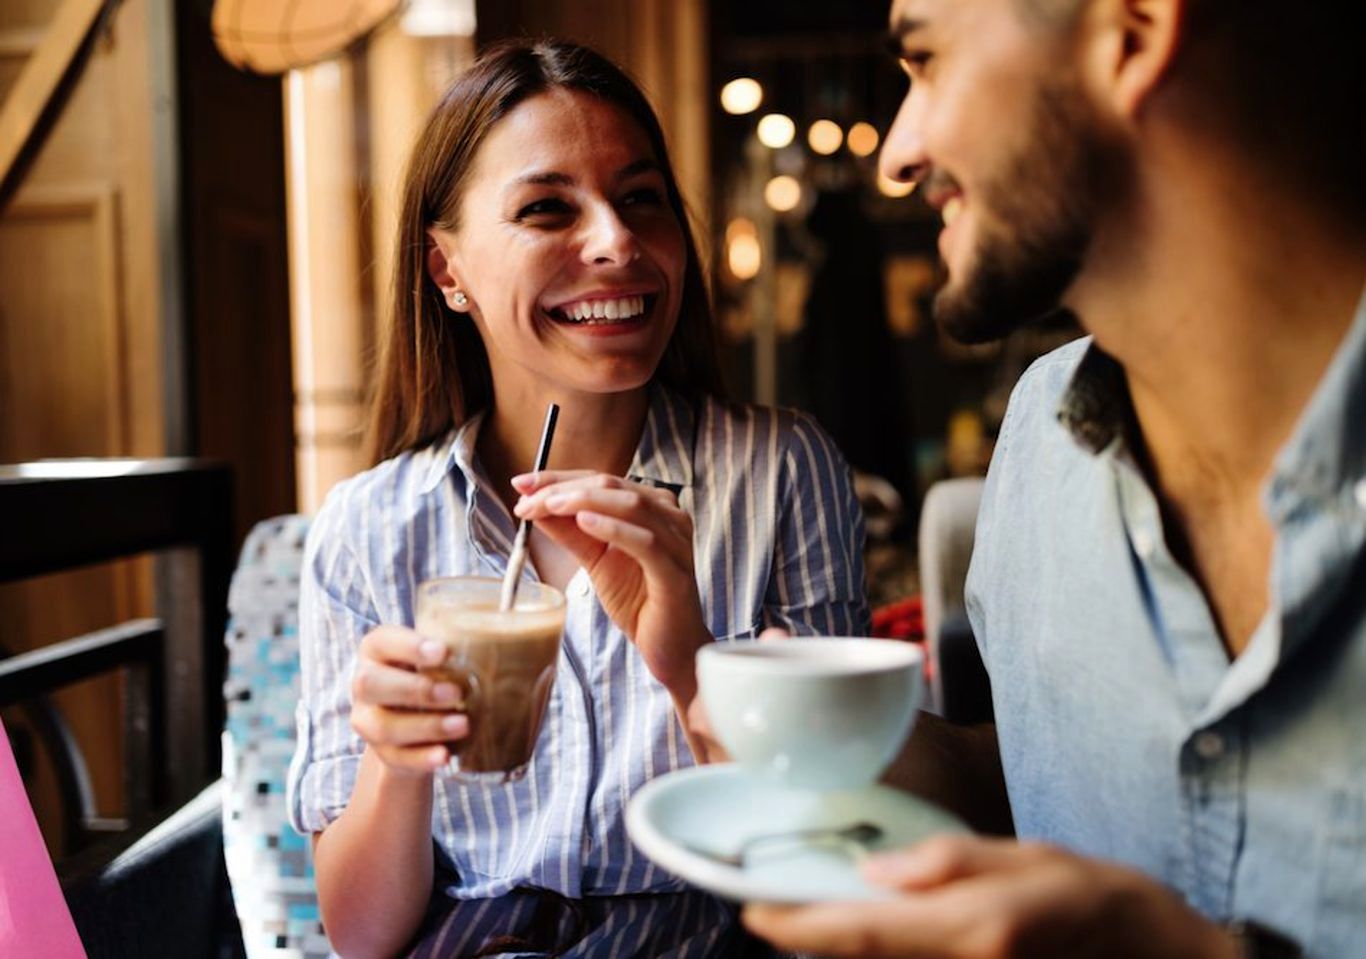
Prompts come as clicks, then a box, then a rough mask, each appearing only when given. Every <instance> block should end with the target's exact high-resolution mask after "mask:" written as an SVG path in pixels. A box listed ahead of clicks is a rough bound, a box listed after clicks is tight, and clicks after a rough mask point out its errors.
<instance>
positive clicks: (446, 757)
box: [427, 746, 451, 769]
mask: <svg viewBox="0 0 1366 959" xmlns="http://www.w3.org/2000/svg"><path fill="white" fill-rule="evenodd" d="M450 758H451V757H450V753H448V752H446V747H445V746H437V747H436V748H435V749H433V750H432V751H431V752H430V753H428V754H427V762H429V763H431V766H432V768H433V769H440V768H441V767H442V766H444V765H446V763H447V762H449V761H450Z"/></svg>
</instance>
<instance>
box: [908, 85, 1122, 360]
mask: <svg viewBox="0 0 1366 959" xmlns="http://www.w3.org/2000/svg"><path fill="white" fill-rule="evenodd" d="M1033 117H1034V122H1033V125H1032V129H1031V130H1030V131H1029V133H1028V136H1027V138H1026V140H1025V142H1026V144H1027V146H1026V147H1025V148H1024V149H1023V150H1021V151H1019V152H1018V153H1016V154H1015V155H1014V156H1013V157H1010V158H1009V160H1008V161H1007V163H1006V164H1005V172H1004V173H1003V174H1001V175H998V176H995V177H992V178H991V179H989V180H988V181H987V182H986V183H985V184H984V185H983V187H982V191H981V195H980V198H979V199H978V200H977V203H978V204H979V205H980V212H979V214H978V236H977V242H976V245H975V248H974V249H973V250H972V251H971V254H972V255H971V257H970V262H969V265H968V267H967V269H966V270H965V273H964V275H963V276H961V277H952V276H951V277H950V278H949V281H948V282H947V283H946V284H945V285H944V287H943V288H942V289H941V290H940V291H939V293H938V295H937V296H936V297H935V301H934V315H935V318H936V319H937V320H938V321H939V324H940V325H941V326H942V327H943V329H944V330H945V331H946V332H947V333H948V334H949V335H950V336H952V337H953V338H954V339H956V340H959V341H960V342H963V343H986V342H989V341H991V340H998V339H1000V338H1002V337H1004V336H1006V335H1007V334H1009V333H1011V332H1013V331H1014V330H1016V329H1018V328H1019V327H1021V326H1023V325H1024V324H1026V323H1029V322H1031V321H1033V320H1036V319H1039V318H1041V317H1044V316H1047V315H1048V314H1050V313H1053V312H1054V311H1056V310H1057V309H1058V308H1059V307H1060V306H1061V305H1062V298H1063V295H1064V294H1065V293H1066V292H1067V289H1068V287H1070V286H1071V285H1072V281H1073V280H1074V279H1075V278H1076V276H1077V273H1078V272H1079V271H1080V270H1081V266H1082V262H1083V260H1084V258H1085V256H1086V251H1087V249H1088V247H1089V246H1090V244H1091V239H1092V235H1093V233H1094V229H1095V218H1096V211H1097V209H1098V207H1099V205H1100V204H1101V203H1103V202H1110V201H1112V200H1113V199H1114V198H1113V197H1108V196H1107V193H1108V191H1110V190H1112V189H1116V188H1118V187H1119V186H1120V178H1119V176H1118V172H1119V171H1120V170H1121V169H1122V162H1121V161H1120V159H1119V158H1118V156H1117V154H1116V151H1114V150H1113V149H1112V148H1110V147H1109V146H1108V145H1107V144H1106V143H1105V142H1104V140H1103V138H1102V135H1101V134H1100V133H1099V132H1098V129H1097V126H1096V123H1095V122H1094V120H1093V119H1092V117H1091V115H1090V113H1089V112H1088V110H1087V108H1086V103H1085V101H1084V100H1083V99H1082V98H1081V95H1080V94H1079V93H1077V92H1076V91H1075V89H1074V88H1071V87H1068V86H1065V85H1062V84H1054V85H1051V86H1046V87H1044V88H1042V89H1041V90H1040V91H1039V93H1038V95H1037V96H1036V98H1035V102H1034V110H1033Z"/></svg>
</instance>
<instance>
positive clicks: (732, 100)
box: [721, 77, 764, 116]
mask: <svg viewBox="0 0 1366 959" xmlns="http://www.w3.org/2000/svg"><path fill="white" fill-rule="evenodd" d="M763 102H764V88H763V87H761V86H759V81H758V80H755V79H754V78H752V77H737V78H736V79H734V80H732V81H730V83H727V84H726V85H725V86H724V87H722V88H721V109H723V110H725V111H726V112H727V113H734V114H736V115H737V116H738V115H739V114H742V113H753V112H754V111H755V110H757V109H759V104H761V103H763Z"/></svg>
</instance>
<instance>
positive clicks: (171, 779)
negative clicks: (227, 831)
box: [0, 459, 241, 957]
mask: <svg viewBox="0 0 1366 959" xmlns="http://www.w3.org/2000/svg"><path fill="white" fill-rule="evenodd" d="M0 529H3V530H4V534H3V536H0V582H10V581H15V580H22V579H27V578H30V577H35V576H41V575H44V574H47V573H52V572H57V571H61V570H69V569H74V568H78V567H82V566H86V565H89V564H92V563H98V562H105V561H108V560H113V559H119V558H123V557H130V556H137V555H142V554H147V553H155V554H157V556H158V564H157V567H158V568H157V577H156V578H157V607H158V609H157V612H158V616H157V617H156V618H151V619H140V620H135V621H131V622H127V623H121V624H115V625H111V626H110V627H108V628H106V629H102V630H99V631H97V632H95V633H91V634H87V635H84V636H79V637H75V638H72V639H68V640H65V641H62V642H58V643H54V644H52V645H49V646H45V647H42V648H40V649H37V650H34V651H32V652H26V653H22V654H19V655H12V656H8V657H5V658H0V707H5V706H16V707H18V708H20V709H22V710H23V712H24V714H25V716H26V718H27V719H28V720H29V726H30V727H31V728H32V729H33V730H34V731H35V732H36V734H37V736H38V738H39V740H40V741H41V745H42V746H43V748H45V749H46V750H47V752H48V755H49V757H50V759H51V760H52V765H53V767H54V769H55V770H56V771H57V779H58V784H59V787H60V790H61V796H62V806H63V809H62V817H63V822H64V825H65V827H66V831H65V835H67V836H74V837H77V841H76V843H75V846H76V852H75V854H74V855H72V856H70V857H66V858H64V859H63V860H62V861H61V862H60V863H59V864H58V872H59V876H60V877H61V879H62V884H63V889H64V891H65V892H66V895H67V899H68V903H69V904H70V905H71V907H72V913H73V916H74V918H75V919H76V925H77V928H78V930H79V931H80V932H81V936H82V939H83V940H84V942H85V944H86V949H87V952H88V953H89V955H90V956H91V957H96V956H123V955H170V954H183V955H190V954H194V955H237V954H240V952H241V946H240V934H239V935H237V937H236V939H237V941H236V942H234V941H233V934H234V932H235V919H233V918H232V912H231V899H230V894H229V893H228V892H227V888H228V887H227V877H226V870H225V868H224V866H223V856H222V832H221V821H220V815H219V812H218V806H217V802H216V795H217V794H216V793H214V792H212V791H211V790H210V791H207V792H204V793H203V794H202V795H200V796H199V798H198V799H196V800H195V801H194V802H192V803H189V804H188V806H186V808H185V809H182V810H180V811H179V812H176V813H175V814H174V815H172V812H173V811H174V810H176V809H177V807H180V806H181V805H182V804H185V803H186V802H187V800H190V799H191V798H192V797H195V796H196V794H199V793H201V790H204V789H205V787H206V786H208V784H209V783H211V782H212V781H213V780H214V779H215V778H216V777H217V775H218V768H219V734H220V731H221V730H222V728H223V698H222V687H223V676H224V663H225V658H224V656H225V654H224V646H223V631H224V626H225V623H226V616H227V588H228V580H229V576H230V574H231V570H232V564H233V559H234V557H233V546H234V544H233V533H232V477H231V472H230V470H229V468H228V467H227V466H225V465H222V464H218V463H213V462H207V461H203V460H193V459H159V460H49V461H39V462H35V463H25V464H19V465H16V466H0ZM3 655H4V653H3V650H0V656H3ZM114 670H125V671H126V672H127V676H128V685H127V690H128V695H127V697H126V701H127V702H128V704H129V705H128V709H129V712H130V715H129V716H128V717H126V718H125V723H126V725H127V727H128V728H130V729H132V730H135V731H138V732H139V733H140V736H139V737H138V738H140V739H141V743H140V746H138V747H134V748H130V750H129V752H128V759H127V762H128V763H129V764H130V768H129V770H128V775H127V776H126V777H125V781H126V782H127V783H128V791H127V796H126V797H125V806H126V808H127V810H128V815H127V817H126V818H127V820H128V828H127V829H125V830H124V831H123V832H122V833H120V834H118V835H114V836H110V835H108V834H107V833H105V831H104V829H103V828H101V827H103V826H107V824H106V823H101V822H100V821H99V817H98V816H97V814H96V811H95V809H94V804H93V799H92V796H91V790H90V786H89V779H88V776H87V774H86V764H85V759H84V757H83V755H82V754H81V750H80V746H79V744H78V743H77V742H76V740H75V738H74V737H73V736H72V735H71V734H70V732H69V730H68V729H67V728H66V724H65V722H64V721H63V719H62V717H61V715H60V713H58V711H57V710H55V709H54V708H53V707H52V705H51V704H50V702H49V701H48V698H47V697H48V696H49V695H50V694H51V693H53V692H54V691H56V690H58V689H60V688H62V687H64V686H68V685H70V684H72V683H75V682H79V681H81V680H83V679H87V678H89V677H92V676H95V675H98V674H101V673H106V672H111V671H114ZM172 730H173V731H174V732H172ZM206 797H207V798H206ZM168 817H169V818H168ZM163 820H166V822H163ZM167 823H170V828H168V827H167ZM158 824H160V826H161V828H159V829H158V828H157V827H158ZM225 904H226V913H225V909H224V907H225ZM139 906H140V908H139ZM187 934H188V935H193V936H198V937H202V941H201V942H200V947H197V946H196V945H195V940H194V939H191V940H188V941H187V940H186V938H185V936H186V935H187ZM163 946H164V947H165V950H169V951H165V950H163V948H162V947H163ZM201 947H202V948H201Z"/></svg>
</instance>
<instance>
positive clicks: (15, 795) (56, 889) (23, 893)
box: [0, 723, 86, 959]
mask: <svg viewBox="0 0 1366 959" xmlns="http://www.w3.org/2000/svg"><path fill="white" fill-rule="evenodd" d="M0 956H42V957H44V959H86V956H85V948H84V947H83V946H82V945H81V939H80V937H79V936H78V935H76V924H75V923H74V922H72V921H71V912H70V910H68V909H67V908H66V899H65V898H63V896H62V889H61V887H60V886H59V885H57V873H56V872H55V871H54V870H53V868H52V860H51V859H49V858H48V855H47V847H46V846H44V845H43V837H42V834H41V833H39V832H38V821H37V820H36V819H34V818H33V808H32V807H31V806H30V805H29V801H28V793H27V792H25V791H24V781H23V780H22V779H21V778H20V777H19V767H18V766H17V765H16V764H15V762H14V752H13V751H12V750H11V749H10V745H9V737H8V736H7V735H6V734H5V725H4V723H0Z"/></svg>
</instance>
